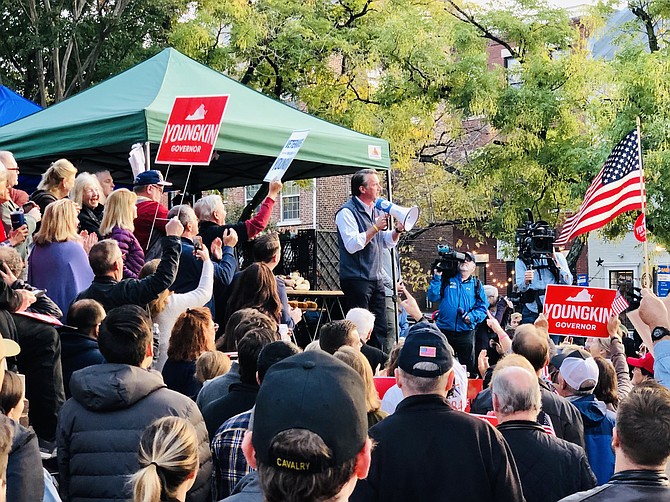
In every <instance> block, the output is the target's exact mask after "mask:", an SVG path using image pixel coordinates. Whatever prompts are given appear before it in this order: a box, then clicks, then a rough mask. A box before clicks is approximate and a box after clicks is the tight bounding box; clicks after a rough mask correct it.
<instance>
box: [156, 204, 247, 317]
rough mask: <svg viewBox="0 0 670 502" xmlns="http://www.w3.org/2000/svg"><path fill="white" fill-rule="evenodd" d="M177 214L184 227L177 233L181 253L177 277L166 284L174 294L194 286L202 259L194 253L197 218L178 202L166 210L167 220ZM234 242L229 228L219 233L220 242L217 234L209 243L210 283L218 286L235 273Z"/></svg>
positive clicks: (228, 281) (186, 290) (188, 208)
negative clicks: (212, 277) (212, 275)
mask: <svg viewBox="0 0 670 502" xmlns="http://www.w3.org/2000/svg"><path fill="white" fill-rule="evenodd" d="M174 217H178V218H179V221H180V222H181V224H182V225H183V226H184V231H183V232H182V234H181V256H180V258H179V269H178V270H177V277H176V279H175V280H174V282H173V283H172V286H170V291H174V292H175V293H188V292H189V291H193V290H194V289H197V288H198V284H199V282H200V276H201V275H202V261H201V260H199V259H198V258H197V257H196V255H195V244H194V243H195V241H196V240H198V239H200V241H199V245H203V244H202V240H201V238H200V237H198V236H197V234H198V218H197V217H196V215H195V211H193V209H192V208H191V206H189V205H186V204H181V205H178V206H173V207H172V209H170V211H169V212H168V219H169V218H174ZM235 244H237V233H235V230H231V231H230V232H228V233H227V234H225V235H224V236H223V242H222V240H221V239H219V238H218V237H217V238H216V239H215V240H214V242H212V245H211V252H212V256H211V258H212V263H213V265H214V284H215V285H216V284H219V285H222V286H227V285H229V284H230V283H231V282H232V280H233V276H234V275H235V268H236V264H237V263H236V260H235V253H234V251H233V248H234V247H235ZM206 307H208V308H209V309H210V310H211V311H212V316H213V315H214V308H215V306H214V298H213V297H212V298H210V299H209V300H208V302H207V304H206Z"/></svg>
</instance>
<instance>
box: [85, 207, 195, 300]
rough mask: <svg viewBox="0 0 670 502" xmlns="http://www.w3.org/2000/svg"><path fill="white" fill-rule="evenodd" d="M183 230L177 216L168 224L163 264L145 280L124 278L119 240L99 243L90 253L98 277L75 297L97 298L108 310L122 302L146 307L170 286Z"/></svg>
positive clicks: (175, 272)
mask: <svg viewBox="0 0 670 502" xmlns="http://www.w3.org/2000/svg"><path fill="white" fill-rule="evenodd" d="M183 231H184V227H183V226H182V224H181V223H180V222H179V220H178V219H177V218H172V219H171V220H170V221H169V222H168V223H167V225H166V226H165V232H166V235H165V236H164V237H162V242H161V244H162V250H163V255H162V257H161V261H160V264H159V265H158V268H157V269H156V272H155V273H154V274H152V275H149V276H147V277H145V278H144V279H123V255H122V254H121V250H120V249H119V245H118V243H117V242H116V241H115V240H113V239H105V240H103V241H100V242H98V243H97V244H96V245H95V246H93V247H92V248H91V252H90V253H89V255H88V261H89V263H90V264H91V268H92V269H93V273H94V274H95V278H94V279H93V283H92V284H91V285H90V286H89V287H88V288H87V289H85V290H84V291H82V292H81V293H79V294H78V295H77V298H76V299H77V300H83V299H86V298H90V299H92V300H97V301H98V302H99V303H100V304H101V305H102V306H103V308H104V309H105V311H107V312H109V311H110V310H112V309H113V308H115V307H120V306H122V305H138V306H140V307H142V308H145V307H146V306H147V304H148V303H149V302H151V301H153V300H155V299H156V298H158V295H160V294H161V293H162V292H163V291H165V290H166V289H167V288H168V287H170V285H171V284H172V283H173V282H174V279H175V277H176V276H177V268H178V267H179V255H180V253H181V243H180V240H179V236H180V235H181V234H182V232H183Z"/></svg>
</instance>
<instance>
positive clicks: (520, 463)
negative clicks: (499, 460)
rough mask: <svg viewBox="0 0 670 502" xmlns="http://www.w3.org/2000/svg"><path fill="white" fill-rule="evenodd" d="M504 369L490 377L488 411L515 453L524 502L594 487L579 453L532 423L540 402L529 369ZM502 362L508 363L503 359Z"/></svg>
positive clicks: (581, 451) (552, 498)
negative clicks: (491, 410) (497, 422)
mask: <svg viewBox="0 0 670 502" xmlns="http://www.w3.org/2000/svg"><path fill="white" fill-rule="evenodd" d="M508 358H519V359H520V360H521V361H522V363H523V364H524V367H521V366H506V367H504V368H500V369H496V370H495V371H494V372H493V380H492V381H491V388H492V391H493V409H494V411H495V412H496V416H497V418H498V421H499V423H500V425H498V430H499V431H500V432H501V433H502V435H503V436H504V437H505V440H506V441H507V444H509V447H510V448H511V450H512V453H513V454H514V460H515V461H516V465H517V468H518V469H519V477H520V478H521V485H522V487H523V495H524V497H526V502H534V501H537V502H546V501H555V500H559V499H561V498H563V497H566V496H568V495H571V494H573V493H576V492H578V491H582V490H589V489H591V488H593V487H594V486H595V485H596V477H595V475H594V474H593V472H592V471H591V468H590V467H589V462H588V460H587V459H586V453H585V452H584V449H583V448H581V447H579V446H577V445H574V444H572V443H569V442H568V441H565V440H563V439H560V438H557V437H556V436H553V435H550V434H547V432H546V431H545V430H544V428H543V427H542V426H541V425H540V424H538V423H537V415H538V413H539V411H540V407H541V405H542V401H541V398H540V386H539V384H538V382H537V376H536V375H535V374H534V372H533V367H532V366H531V365H530V363H528V362H527V361H526V360H525V359H524V358H523V357H521V356H516V355H511V356H508ZM505 359H506V360H507V358H505Z"/></svg>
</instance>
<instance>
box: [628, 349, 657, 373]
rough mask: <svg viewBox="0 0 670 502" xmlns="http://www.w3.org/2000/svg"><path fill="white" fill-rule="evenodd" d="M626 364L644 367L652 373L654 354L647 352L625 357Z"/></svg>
mask: <svg viewBox="0 0 670 502" xmlns="http://www.w3.org/2000/svg"><path fill="white" fill-rule="evenodd" d="M626 361H627V362H628V366H634V367H636V368H644V369H645V370H647V371H648V372H649V373H651V374H652V375H653V374H654V356H652V355H651V352H647V353H646V354H645V355H644V356H643V357H627V358H626Z"/></svg>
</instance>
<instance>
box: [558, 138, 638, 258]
mask: <svg viewBox="0 0 670 502" xmlns="http://www.w3.org/2000/svg"><path fill="white" fill-rule="evenodd" d="M638 140H639V138H638V135H637V131H636V130H633V131H631V132H629V133H628V134H627V135H626V137H625V138H624V139H622V140H621V141H620V142H619V144H617V146H615V147H614V150H612V153H611V154H610V156H609V157H607V160H606V161H605V164H604V165H603V168H602V169H601V170H600V172H599V173H598V176H596V178H595V179H594V180H593V182H592V183H591V186H590V187H589V189H588V190H587V191H586V195H585V196H584V202H582V205H581V207H580V208H579V211H577V213H575V214H574V215H572V216H570V218H568V219H567V220H566V221H565V225H563V230H562V231H561V235H560V237H559V238H558V239H557V240H556V245H557V246H562V245H565V244H566V243H567V242H568V241H569V240H571V239H574V238H575V237H577V236H578V235H581V234H583V233H586V232H589V231H591V230H595V229H597V228H600V227H602V226H604V225H606V224H607V223H609V222H610V221H612V220H613V219H614V218H616V217H617V216H619V215H620V214H621V213H625V212H626V211H633V210H636V209H641V208H642V204H643V200H644V199H643V193H642V190H640V187H641V182H642V181H641V179H640V178H641V176H640V174H641V173H640V154H639V151H640V150H639V148H638Z"/></svg>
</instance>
